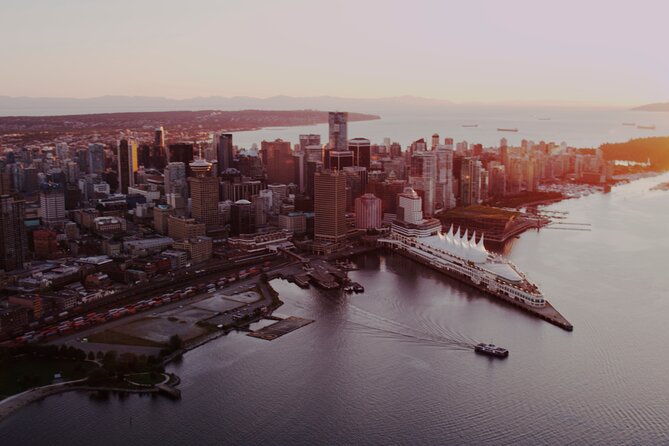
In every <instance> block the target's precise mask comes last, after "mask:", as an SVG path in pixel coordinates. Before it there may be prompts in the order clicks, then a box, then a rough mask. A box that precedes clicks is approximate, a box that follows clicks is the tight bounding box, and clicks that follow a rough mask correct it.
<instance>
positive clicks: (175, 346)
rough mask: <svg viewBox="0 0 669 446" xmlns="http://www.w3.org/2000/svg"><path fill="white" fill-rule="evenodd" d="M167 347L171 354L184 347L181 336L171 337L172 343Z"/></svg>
mask: <svg viewBox="0 0 669 446" xmlns="http://www.w3.org/2000/svg"><path fill="white" fill-rule="evenodd" d="M167 345H168V350H169V351H170V352H175V351H177V350H179V349H181V348H182V347H183V340H182V339H181V336H179V335H177V334H175V335H172V336H170V341H169V343H168V344H167Z"/></svg>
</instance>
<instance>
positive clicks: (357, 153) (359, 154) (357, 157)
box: [348, 138, 372, 170]
mask: <svg viewBox="0 0 669 446" xmlns="http://www.w3.org/2000/svg"><path fill="white" fill-rule="evenodd" d="M348 150H350V151H351V152H353V165H354V166H360V167H364V168H366V169H367V170H369V166H370V163H371V160H372V158H371V143H370V142H369V139H366V138H353V139H352V140H350V141H349V142H348Z"/></svg>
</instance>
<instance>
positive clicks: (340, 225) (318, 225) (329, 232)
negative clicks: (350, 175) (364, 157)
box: [314, 171, 347, 242]
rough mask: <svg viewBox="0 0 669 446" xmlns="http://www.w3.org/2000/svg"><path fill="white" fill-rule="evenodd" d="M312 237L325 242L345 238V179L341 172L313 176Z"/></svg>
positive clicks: (321, 173)
mask: <svg viewBox="0 0 669 446" xmlns="http://www.w3.org/2000/svg"><path fill="white" fill-rule="evenodd" d="M314 190H315V191H314V211H315V214H316V215H315V221H314V237H315V239H316V240H320V241H326V242H339V241H341V240H343V239H344V238H346V232H347V228H346V178H345V175H344V173H343V172H339V171H325V172H316V173H315V175H314Z"/></svg>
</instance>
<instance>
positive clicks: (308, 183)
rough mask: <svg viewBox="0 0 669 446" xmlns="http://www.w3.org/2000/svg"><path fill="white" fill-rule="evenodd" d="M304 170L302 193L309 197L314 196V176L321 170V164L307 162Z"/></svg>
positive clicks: (318, 162)
mask: <svg viewBox="0 0 669 446" xmlns="http://www.w3.org/2000/svg"><path fill="white" fill-rule="evenodd" d="M306 165H307V166H306V169H305V174H304V176H305V178H306V180H305V184H304V193H305V194H306V195H307V196H309V197H313V196H314V175H315V174H316V172H320V171H321V170H323V163H322V162H320V161H307V163H306Z"/></svg>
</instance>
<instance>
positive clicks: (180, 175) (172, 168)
mask: <svg viewBox="0 0 669 446" xmlns="http://www.w3.org/2000/svg"><path fill="white" fill-rule="evenodd" d="M187 178H188V176H187V175H186V165H185V164H184V163H181V162H173V163H169V164H168V165H167V166H165V176H164V181H165V183H164V184H165V195H167V194H174V193H178V194H180V195H181V196H182V197H188V181H187Z"/></svg>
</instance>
